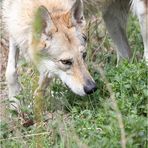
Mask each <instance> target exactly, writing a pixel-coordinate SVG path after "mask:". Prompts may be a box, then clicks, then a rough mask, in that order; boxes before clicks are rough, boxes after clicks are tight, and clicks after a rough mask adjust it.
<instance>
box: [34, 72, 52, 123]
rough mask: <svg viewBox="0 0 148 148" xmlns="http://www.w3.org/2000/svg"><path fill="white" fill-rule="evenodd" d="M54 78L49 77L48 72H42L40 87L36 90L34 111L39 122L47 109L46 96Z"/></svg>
mask: <svg viewBox="0 0 148 148" xmlns="http://www.w3.org/2000/svg"><path fill="white" fill-rule="evenodd" d="M51 79H52V78H49V76H48V74H40V78H39V82H38V87H37V89H36V90H35V92H34V113H35V119H36V121H37V122H41V121H42V115H43V112H44V111H45V110H44V109H45V108H44V107H45V106H44V99H43V98H44V97H45V92H46V88H47V87H48V85H49V83H50V81H51Z"/></svg>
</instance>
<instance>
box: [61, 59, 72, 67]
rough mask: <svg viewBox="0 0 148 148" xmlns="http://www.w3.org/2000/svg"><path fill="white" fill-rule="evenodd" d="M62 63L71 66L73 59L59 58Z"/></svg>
mask: <svg viewBox="0 0 148 148" xmlns="http://www.w3.org/2000/svg"><path fill="white" fill-rule="evenodd" d="M60 61H61V63H62V64H64V65H69V66H71V65H72V64H73V61H72V60H71V59H69V60H60Z"/></svg>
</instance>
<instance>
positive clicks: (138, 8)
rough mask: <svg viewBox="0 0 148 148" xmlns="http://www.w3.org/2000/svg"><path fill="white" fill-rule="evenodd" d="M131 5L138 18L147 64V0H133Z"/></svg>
mask: <svg viewBox="0 0 148 148" xmlns="http://www.w3.org/2000/svg"><path fill="white" fill-rule="evenodd" d="M132 7H133V11H134V12H135V13H136V15H137V16H138V19H139V23H140V27H141V33H142V37H143V43H144V58H145V60H146V62H147V64H148V0H133V2H132Z"/></svg>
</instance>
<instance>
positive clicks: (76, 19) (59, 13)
mask: <svg viewBox="0 0 148 148" xmlns="http://www.w3.org/2000/svg"><path fill="white" fill-rule="evenodd" d="M3 21H4V23H5V26H6V30H7V32H8V33H9V37H10V49H9V50H10V51H9V58H8V66H7V71H6V79H7V82H8V88H9V97H10V98H13V99H12V100H13V101H15V102H17V100H16V99H15V98H14V97H15V96H16V95H17V94H18V92H19V88H20V85H19V83H18V78H17V70H16V64H17V59H16V58H15V57H16V55H17V52H18V51H17V49H16V45H18V46H19V48H20V50H21V51H23V52H24V53H25V54H26V53H27V55H28V56H29V57H30V59H31V60H32V62H33V63H34V64H35V65H36V67H37V69H38V70H39V73H40V81H39V87H38V88H37V90H40V89H42V88H45V86H46V87H47V86H48V85H47V84H44V83H45V80H46V79H51V78H52V77H53V76H57V77H59V78H60V79H61V80H62V81H63V82H64V83H66V84H67V86H69V87H70V88H71V90H72V91H73V92H74V93H76V94H78V95H81V96H83V95H85V94H89V93H92V92H93V91H95V90H96V85H95V83H94V80H93V79H92V77H91V76H90V74H89V72H88V70H87V66H86V64H85V62H84V59H83V54H84V53H85V52H86V49H85V47H86V43H85V42H86V41H85V39H84V37H83V36H84V35H83V28H84V26H85V20H84V16H83V2H82V0H14V1H11V0H5V1H4V3H3ZM48 82H49V81H47V83H48ZM17 104H18V103H17Z"/></svg>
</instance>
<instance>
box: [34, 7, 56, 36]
mask: <svg viewBox="0 0 148 148" xmlns="http://www.w3.org/2000/svg"><path fill="white" fill-rule="evenodd" d="M53 26H54V24H53V21H52V19H51V16H50V13H49V11H48V10H47V8H45V7H44V6H40V7H39V8H38V9H37V12H36V14H35V19H34V23H33V31H34V34H36V35H37V36H38V37H39V38H40V36H41V34H42V33H45V34H49V32H50V31H51V29H52V28H53Z"/></svg>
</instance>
